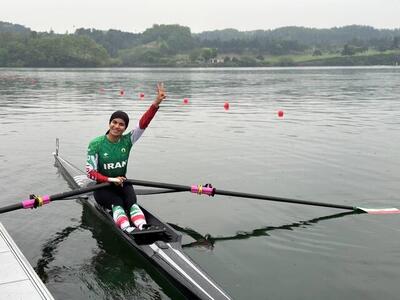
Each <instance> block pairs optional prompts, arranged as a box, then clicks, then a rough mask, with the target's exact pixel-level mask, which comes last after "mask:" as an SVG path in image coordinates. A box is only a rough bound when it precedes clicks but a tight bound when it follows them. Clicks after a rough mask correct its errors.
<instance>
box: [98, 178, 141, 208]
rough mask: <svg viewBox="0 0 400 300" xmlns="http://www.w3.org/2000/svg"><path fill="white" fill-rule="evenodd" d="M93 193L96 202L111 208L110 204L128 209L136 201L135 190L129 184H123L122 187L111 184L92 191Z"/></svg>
mask: <svg viewBox="0 0 400 300" xmlns="http://www.w3.org/2000/svg"><path fill="white" fill-rule="evenodd" d="M93 195H94V199H96V202H97V203H98V204H100V205H101V206H103V207H105V208H108V209H111V205H119V206H122V207H123V208H125V209H130V208H131V206H132V205H133V204H135V203H136V202H137V199H136V193H135V190H134V189H133V186H132V185H130V184H125V185H123V186H122V187H121V186H117V185H114V184H113V185H110V186H108V187H105V188H102V189H99V190H96V191H94V192H93Z"/></svg>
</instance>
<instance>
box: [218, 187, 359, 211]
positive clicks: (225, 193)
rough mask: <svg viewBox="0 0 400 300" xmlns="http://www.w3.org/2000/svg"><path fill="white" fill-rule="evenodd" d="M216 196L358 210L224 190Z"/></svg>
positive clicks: (345, 206) (342, 206)
mask: <svg viewBox="0 0 400 300" xmlns="http://www.w3.org/2000/svg"><path fill="white" fill-rule="evenodd" d="M215 194H218V195H225V196H233V197H241V198H251V199H258V200H266V201H276V202H286V203H295V204H303V205H311V206H322V207H331V208H339V209H349V210H356V209H357V208H356V207H353V206H349V205H340V204H333V203H324V202H314V201H306V200H300V199H290V198H282V197H274V196H265V195H257V194H248V193H240V192H232V191H224V190H219V189H216V190H215Z"/></svg>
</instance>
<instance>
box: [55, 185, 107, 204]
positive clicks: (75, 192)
mask: <svg viewBox="0 0 400 300" xmlns="http://www.w3.org/2000/svg"><path fill="white" fill-rule="evenodd" d="M110 184H111V183H109V182H104V183H100V184H96V185H90V186H88V187H84V188H80V189H76V190H72V191H67V192H64V193H59V194H54V195H50V196H49V198H50V201H55V200H61V199H64V198H69V197H72V196H77V195H81V194H86V193H90V192H93V191H95V190H98V189H101V188H104V187H106V186H109V185H110Z"/></svg>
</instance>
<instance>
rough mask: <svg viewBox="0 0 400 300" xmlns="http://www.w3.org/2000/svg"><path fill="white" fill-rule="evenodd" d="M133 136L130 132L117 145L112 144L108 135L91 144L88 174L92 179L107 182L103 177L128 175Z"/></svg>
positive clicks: (88, 157)
mask: <svg viewBox="0 0 400 300" xmlns="http://www.w3.org/2000/svg"><path fill="white" fill-rule="evenodd" d="M131 135H132V132H129V133H128V134H125V135H123V136H121V138H120V139H119V140H118V142H116V143H113V142H111V141H110V140H109V139H108V138H107V136H106V135H102V136H99V137H96V138H95V139H93V140H92V141H91V142H90V143H89V147H88V153H87V154H88V155H87V162H86V172H87V173H88V175H89V177H90V178H91V179H94V180H97V181H107V179H105V180H104V178H101V175H103V176H107V177H117V176H125V175H126V170H127V165H128V159H129V152H130V151H131V148H132V139H131ZM98 173H100V174H98ZM99 175H100V176H99ZM102 179H103V180H102Z"/></svg>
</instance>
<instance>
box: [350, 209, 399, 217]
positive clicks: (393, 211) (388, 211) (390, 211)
mask: <svg viewBox="0 0 400 300" xmlns="http://www.w3.org/2000/svg"><path fill="white" fill-rule="evenodd" d="M357 208H358V209H359V210H362V211H364V212H366V213H368V214H370V215H391V214H400V209H398V208H394V207H390V208H363V207H357Z"/></svg>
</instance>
